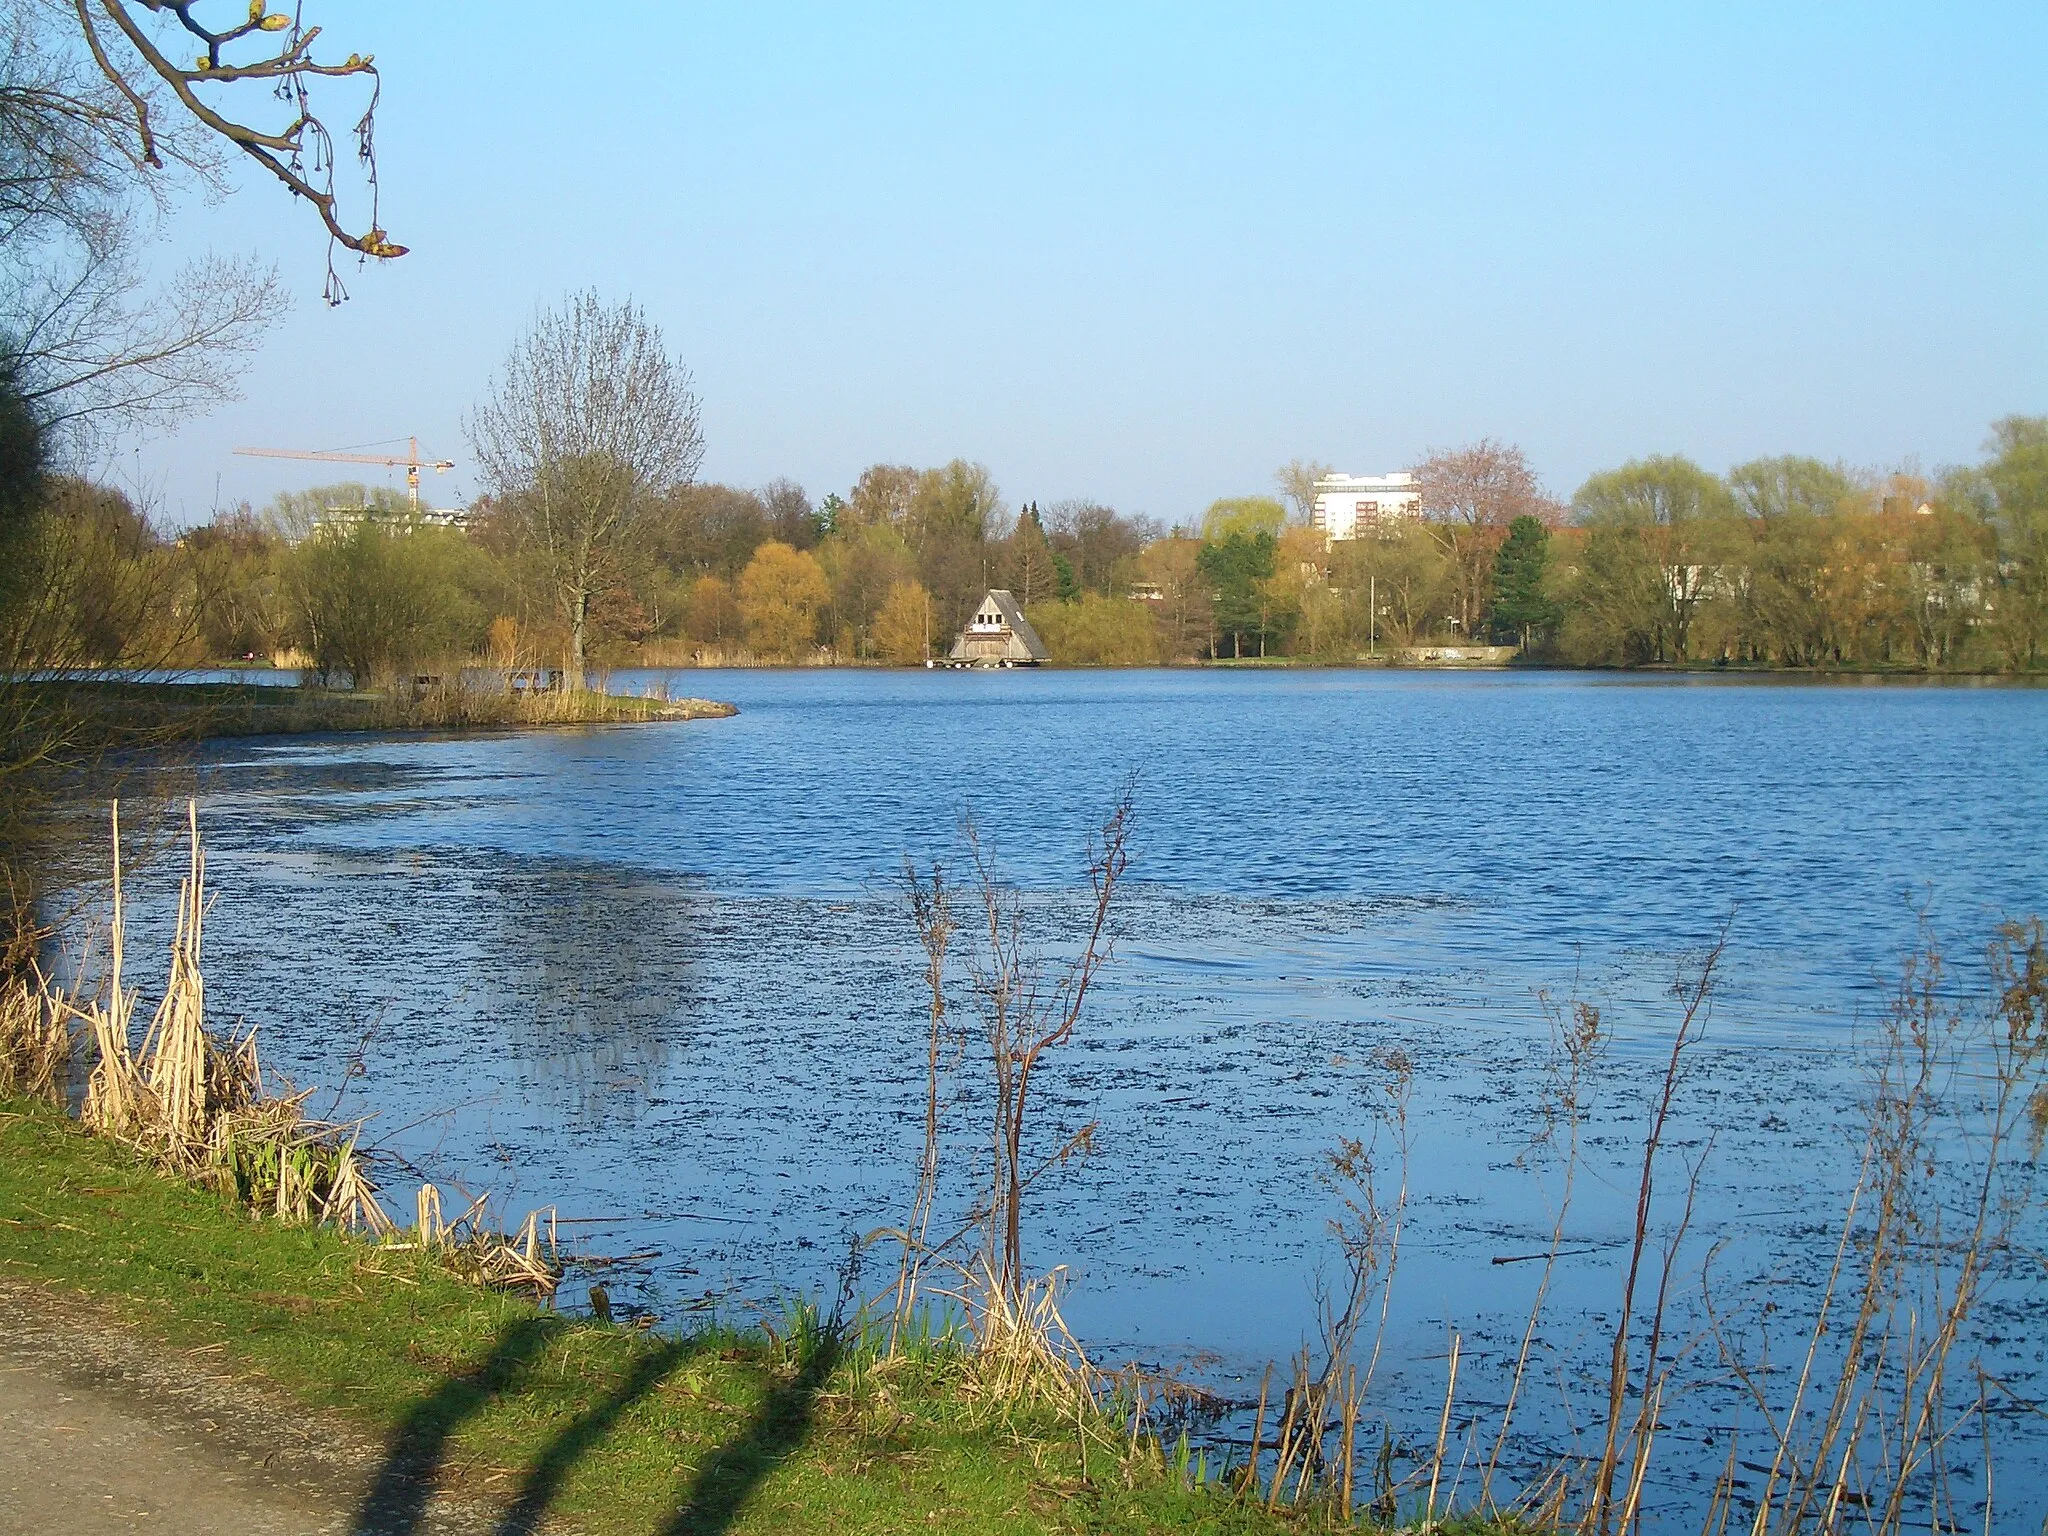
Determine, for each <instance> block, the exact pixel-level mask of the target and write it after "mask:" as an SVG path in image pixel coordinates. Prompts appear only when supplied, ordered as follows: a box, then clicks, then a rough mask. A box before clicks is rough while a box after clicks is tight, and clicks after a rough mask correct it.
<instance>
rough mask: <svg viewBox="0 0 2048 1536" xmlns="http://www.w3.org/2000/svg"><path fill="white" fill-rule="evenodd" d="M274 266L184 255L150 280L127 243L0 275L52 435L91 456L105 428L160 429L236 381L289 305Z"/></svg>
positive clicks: (1, 316)
mask: <svg viewBox="0 0 2048 1536" xmlns="http://www.w3.org/2000/svg"><path fill="white" fill-rule="evenodd" d="M283 306H284V298H283V295H282V293H281V292H280V290H279V286H278V281H277V274H276V271H275V269H274V268H272V267H269V266H267V265H265V264H263V263H261V262H258V261H254V260H245V261H223V260H209V261H201V262H194V263H191V264H190V265H188V266H187V267H186V268H185V269H184V270H183V271H182V272H181V273H180V274H179V275H178V276H177V278H176V279H174V280H173V281H172V282H171V283H169V284H168V285H165V286H163V287H162V288H160V289H159V288H153V287H152V286H150V285H149V284H147V282H146V281H145V278H144V276H143V274H142V271H141V269H140V268H139V266H138V265H137V264H136V263H135V262H134V261H133V260H132V259H131V258H130V255H129V250H128V246H127V242H125V241H122V242H120V243H118V244H115V245H113V246H112V247H111V248H109V249H106V250H103V251H98V252H90V251H89V252H85V253H83V254H82V257H81V259H80V262H79V264H78V265H77V266H76V267H75V268H73V269H72V270H70V271H68V272H58V271H50V270H42V271H34V272H19V271H14V270H10V271H8V272H6V273H5V275H4V276H0V333H4V334H5V335H6V336H7V338H8V341H9V344H10V346H11V349H12V351H13V355H14V359H15V362H16V367H17V370H18V373H17V377H18V380H19V388H20V391H21V394H22V397H23V399H25V400H26V401H27V402H28V403H29V405H30V407H31V408H32V409H33V410H34V411H35V412H36V414H37V416H38V417H39V418H40V420H41V422H42V426H43V430H44V431H45V432H46V433H48V434H50V436H51V439H52V441H53V445H61V446H63V447H67V448H68V449H69V450H70V454H69V456H70V457H72V458H74V459H76V458H81V457H90V456H91V455H92V453H93V451H94V450H95V449H96V448H98V447H100V446H102V445H103V444H104V442H105V440H106V438H107V436H108V435H109V434H112V433H119V432H129V431H135V430H138V429H141V430H146V429H151V428H161V427H163V426H165V425H167V424H169V423H171V422H173V421H175V420H177V419H178V418H180V417H182V416H186V415H189V414H192V413H193V412H195V411H198V410H201V409H204V408H205V407H208V406H211V405H214V404H217V403H219V402H221V401H223V400H227V399H232V398H233V397H234V396H235V395H236V394H237V393H238V392H239V391H238V387H237V382H236V370H235V369H234V367H233V366H232V365H233V362H234V360H235V359H236V358H238V357H241V356H243V355H245V354H247V353H248V352H249V351H250V350H252V349H253V348H254V347H255V346H256V344H257V343H258V342H259V341H260V340H261V339H262V336H263V333H264V331H265V330H266V329H267V328H268V326H269V324H270V322H271V321H272V320H273V319H275V318H276V316H277V315H278V314H279V313H280V312H281V311H282V309H283Z"/></svg>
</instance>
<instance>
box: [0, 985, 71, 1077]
mask: <svg viewBox="0 0 2048 1536" xmlns="http://www.w3.org/2000/svg"><path fill="white" fill-rule="evenodd" d="M73 1050H74V1042H73V1041H72V1038H71V1031H70V1029H69V1027H68V1026H67V1024H66V1022H65V1018H64V1014H63V1012H62V1010H61V1009H59V1008H55V1007H52V1006H51V1002H50V995H49V989H48V987H47V986H44V985H41V984H40V978H38V981H37V983H35V984H32V983H31V982H30V981H29V980H28V979H27V978H25V977H20V976H11V977H9V978H7V980H6V981H5V982H0V1097H14V1098H24V1099H47V1100H49V1101H51V1102H52V1103H61V1102H63V1098H64V1090H65V1085H66V1083H67V1081H68V1080H69V1078H70V1073H71V1058H72V1054H73Z"/></svg>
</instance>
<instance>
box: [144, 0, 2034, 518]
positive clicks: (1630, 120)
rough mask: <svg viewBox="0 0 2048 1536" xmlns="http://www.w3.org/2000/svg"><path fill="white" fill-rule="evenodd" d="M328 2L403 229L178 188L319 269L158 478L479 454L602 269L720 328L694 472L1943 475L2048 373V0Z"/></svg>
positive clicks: (808, 476) (813, 480)
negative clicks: (380, 246)
mask: <svg viewBox="0 0 2048 1536" xmlns="http://www.w3.org/2000/svg"><path fill="white" fill-rule="evenodd" d="M309 14H316V16H317V19H318V20H319V21H321V22H323V23H325V24H326V25H327V27H328V32H327V38H328V39H329V40H330V41H332V42H333V43H335V44H337V45H338V46H339V49H340V50H341V51H347V50H350V49H362V50H364V51H370V52H374V53H375V54H376V56H377V59H378V62H379V64H380V65H381V66H382V68H383V70H384V79H385V90H384V107H383V110H382V113H381V115H380V119H379V123H380V127H379V145H380V149H381V156H382V164H383V174H384V186H385V220H384V222H385V224H386V227H387V228H388V229H389V230H390V231H391V233H392V235H393V236H394V237H395V238H397V239H399V240H402V241H404V242H405V243H407V244H408V245H410V246H411V247H412V254H411V255H409V256H407V257H406V258H404V259H403V260H402V261H400V262H397V263H394V264H391V265H389V266H386V267H384V268H382V269H380V270H374V271H363V272H356V271H353V270H351V271H349V272H348V274H347V279H348V283H349V287H350V289H351V291H352V292H353V294H354V297H353V299H352V300H351V302H349V303H348V304H347V305H345V306H343V307H342V308H340V309H338V310H327V309H325V308H323V307H322V306H321V305H320V303H319V287H320V279H321V275H322V266H321V262H322V256H321V243H320V241H319V240H317V239H316V238H315V237H314V234H313V226H312V224H311V222H310V220H309V219H308V218H307V217H306V215H305V212H304V210H303V209H296V208H294V207H292V206H290V205H289V203H288V202H287V200H286V199H285V197H284V196H283V194H282V193H281V192H278V191H275V190H273V189H272V188H271V187H269V186H263V185H257V184H255V183H254V182H250V184H248V185H247V186H246V188H245V190H243V191H242V192H240V193H239V194H238V195H236V196H235V197H234V198H232V199H230V200H229V201H228V202H227V203H225V204H223V205H219V206H215V207H210V208H198V207H195V208H193V209H192V210H191V211H190V212H189V213H187V214H186V215H185V216H183V217H182V218H181V219H180V220H179V223H178V226H177V232H176V236H175V240H174V243H177V244H183V245H187V246H190V245H197V244H202V243H203V244H210V245H212V246H214V247H216V248H219V249H222V250H226V251H238V250H247V249H260V250H262V251H263V252H265V253H266V254H268V255H271V256H273V257H274V258H275V259H276V260H277V261H278V262H279V263H280V265H281V267H282V268H283V271H284V275H285V278H286V280H287V282H288V283H289V284H290V285H291V286H292V288H293V289H294V290H295V291H296V293H297V295H298V302H297V305H296V308H295V310H294V312H293V314H292V315H291V317H290V318H289V319H288V320H287V321H286V322H285V324H284V325H282V326H281V327H280V328H279V329H278V330H277V332H276V333H275V334H274V335H273V336H272V338H271V340H270V341H269V343H268V345H267V346H266V347H265V349H264V351H263V353H262V355H261V356H260V357H259V358H258V359H256V360H255V362H254V363H253V365H252V366H251V367H250V370H249V374H248V381H247V383H248V387H247V393H246V396H245V398H244V399H243V400H242V401H240V402H238V403H236V404H233V405H230V406H227V407H225V408H223V409H221V410H219V411H218V412H216V413H215V414H213V415H212V416H210V417H207V418H205V419H203V420H200V421H197V422H194V423H192V424H191V425H188V426H187V427H186V428H185V429H184V430H183V431H182V432H181V433H179V434H178V435H177V436H176V437H174V438H169V439H163V440H159V441H156V442H152V443H147V444H143V445H141V447H140V451H139V453H130V454H124V456H123V457H124V459H125V460H126V462H125V463H123V464H121V465H119V466H117V467H118V468H119V470H120V471H121V472H122V473H123V475H124V477H125V476H132V475H133V474H135V473H137V472H138V471H139V472H140V473H141V475H142V476H143V478H144V479H145V480H146V481H148V482H149V483H150V484H151V485H152V486H154V487H155V488H156V490H157V492H158V496H159V500H160V504H161V507H162V510H163V511H164V513H165V514H166V515H167V516H168V517H170V518H171V519H172V520H173V521H190V520H194V519H197V518H201V517H204V516H205V515H206V514H207V513H208V511H209V509H210V508H211V507H212V505H213V504H214V501H215V497H216V494H218V496H219V497H220V498H221V499H222V500H223V501H225V502H228V503H232V502H234V501H237V500H240V499H242V498H249V499H252V500H256V501H261V500H263V499H265V498H266V497H267V496H268V495H269V494H270V493H271V492H272V491H274V490H277V489H280V488H283V487H287V486H301V485H307V484H313V483H318V482H320V481H324V480H329V479H333V478H336V474H335V472H334V471H332V470H329V469H326V468H323V467H321V466H299V465H286V464H273V463H265V462H263V461H259V460H250V459H237V458H233V457H231V456H230V455H229V452H228V450H229V448H230V447H232V446H233V445H235V444H237V443H256V444H267V445H276V446H291V447H320V448H328V447H341V446H347V445H352V444H358V443H364V442H368V441H372V440H376V439H385V438H393V437H401V436H403V435H404V434H406V433H408V432H417V433H418V434H419V436H420V439H421V441H422V444H423V446H425V447H427V448H429V449H430V450H432V451H434V452H437V453H441V454H445V455H447V456H449V457H452V458H455V459H458V460H462V461H465V462H464V464H463V466H462V468H461V469H460V470H458V472H457V473H456V474H454V475H451V476H448V477H446V478H445V479H444V480H443V481H441V482H440V483H439V485H438V487H437V489H436V499H437V500H438V501H441V502H444V503H445V502H447V501H450V500H453V499H455V498H456V497H459V496H462V495H464V494H466V493H467V492H468V491H469V490H471V489H472V488H473V485H474V482H473V480H472V479H471V477H470V474H469V466H468V464H467V462H466V461H467V459H468V457H469V454H468V448H467V446H466V444H465V443H464V441H463V438H462V431H461V423H462V419H463V416H464V414H465V413H466V412H467V411H468V410H469V408H470V406H471V404H472V403H473V401H474V400H475V398H476V396H477V394H478V392H479V390H480V388H481V386H482V385H483V383H484V381H485V379H486V377H487V376H488V375H489V373H490V371H491V370H492V368H493V367H494V366H495V365H496V363H497V362H498V360H499V359H500V358H501V357H502V355H503V353H504V351H505V349H506V347H507V346H508V344H509V343H510V342H511V340H512V339H513V337H514V335H515V334H516V333H517V332H518V330H519V329H520V327H521V325H522V324H523V323H524V322H525V320H526V319H527V318H528V317H529V316H530V315H531V313H532V312H533V309H534V306H535V305H536V304H537V303H541V302H549V301H553V300H555V299H557V298H559V297H560V296H561V295H562V294H563V293H564V292H565V291H567V290H569V289H572V288H577V287H582V286H588V285H594V286H595V287H597V288H598V289H599V290H601V291H602V292H604V293H606V294H608V295H613V296H620V295H631V296H633V297H634V298H637V299H638V300H640V301H641V302H642V303H643V304H644V305H646V307H647V308H648V309H649V311H650V312H651V313H652V314H653V315H654V317H655V318H656V319H657V320H658V321H659V322H660V323H661V325H662V326H663V327H664V329H665V330H666V332H667V334H668V337H669V339H670V342H671V344H672V345H673V347H674V348H675V349H676V350H677V351H679V352H680V353H681V354H682V355H683V356H684V357H685V358H686V359H687V361H688V362H689V363H690V365H691V367H692V368H693V370H694V371H695V374H696V378H697V384H698V389H699V392H700V394H701V395H702V397H703V400H704V422H705V429H706V436H707V439H708V444H709V452H708V456H707V458H706V461H705V465H704V474H705V476H706V477H708V478H715V479H723V480H728V481H732V482H736V483H740V484H759V483H760V482H762V481H765V480H767V479H769V478H771V477H773V476H776V475H789V476H792V477H794V478H796V479H797V480H799V481H801V482H802V483H803V484H804V485H805V486H806V487H807V488H808V489H809V490H810V491H811V492H812V494H813V495H814V496H817V495H822V494H823V493H824V492H826V491H829V490H833V489H841V490H843V489H844V488H845V487H846V486H847V485H848V484H850V483H851V481H852V480H853V478H854V477H855V476H856V475H857V474H858V473H859V471H860V470H861V468H862V467H863V466H864V465H866V464H869V463H872V462H876V461H879V460H888V461H896V462H909V463H918V464H924V463H934V462H940V461H943V460H945V459H949V458H952V457H954V456H961V457H966V458H970V459H978V460H980V461H982V462H984V463H986V464H987V465H988V466H989V467H990V468H991V469H992V470H993V471H994V474H995V476H996V479H997V481H998V483H999V484H1000V485H1001V486H1002V488H1003V490H1004V492H1005V493H1006V495H1007V496H1008V497H1009V498H1010V499H1011V501H1012V502H1015V501H1018V500H1022V499H1029V498H1036V499H1037V500H1039V501H1040V502H1047V501H1051V500H1054V499H1057V498H1061V497H1067V496H1093V497H1097V498H1100V499H1103V500H1106V501H1108V502H1110V503H1112V504H1113V505H1115V506H1117V507H1119V508H1121V509H1123V510H1126V511H1131V512H1141V513H1148V514H1151V515H1154V516H1157V517H1161V518H1163V519H1166V520H1168V521H1172V520H1176V519H1186V518H1190V517H1192V516H1193V515H1195V514H1197V513H1198V512H1199V510H1200V509H1201V507H1203V506H1204V505H1205V504H1206V503H1207V502H1208V501H1209V500H1210V499H1212V498H1213V497H1216V496H1219V495H1228V494H1242V493H1245V492H1256V491H1261V490H1265V489H1267V488H1268V487H1269V485H1270V477H1271V474H1272V471H1273V469H1274V467H1275V466H1276V465H1278V464H1279V463H1281V462H1282V461H1284V460H1286V459H1289V458H1292V457H1296V456H1300V457H1317V458H1322V459H1326V460H1329V461H1331V462H1333V463H1335V464H1337V465H1338V466H1340V467H1342V468H1345V469H1348V470H1351V471H1354V472H1376V471H1381V470H1386V469H1392V468H1396V467H1399V466H1401V465H1403V464H1406V463H1409V462H1412V461H1413V460H1414V459H1415V458H1417V457H1418V456H1420V455H1421V454H1422V453H1424V452H1425V451H1426V450H1428V449H1429V448H1431V447H1432V446H1438V445H1450V444H1455V443H1459V442H1463V441H1467V440H1470V439H1473V438H1477V437H1480V436H1482V435H1488V436H1493V437H1497V438H1503V439H1507V440H1511V441H1514V442H1518V443H1520V444H1521V445H1522V446H1523V447H1524V449H1525V450H1526V451H1527V452H1528V454H1529V456H1530V459H1531V461H1532V462H1533V463H1534V464H1535V466H1536V467H1537V469H1538V471H1539V472H1540V473H1541V474H1542V475H1543V477H1544V479H1545V481H1546V482H1547V484H1548V485H1549V486H1550V488H1551V489H1552V490H1553V491H1555V492H1556V493H1558V494H1560V495H1569V494H1570V492H1571V491H1572V490H1573V488H1574V487H1575V486H1576V485H1577V484H1578V483H1579V481H1580V480H1581V479H1582V478H1583V477H1584V476H1585V475H1586V474H1587V473H1588V472H1590V471H1592V470H1595V469H1599V468H1603V467H1606V466H1609V465H1612V464H1615V463H1617V462H1619V461H1621V460H1623V459H1625V458H1628V457H1630V456H1631V455H1636V454H1642V453H1652V452H1681V453H1687V454H1690V455H1692V456H1694V457H1695V458H1697V459H1699V460H1700V461H1701V462H1703V463H1705V464H1707V465H1708V466H1709V467H1711V468H1714V469H1725V468H1726V467H1727V466H1728V465H1730V464H1731V463H1735V462H1738V461H1740V460H1742V459H1745V458H1749V457H1752V456H1755V455H1758V454H1766V453H1783V452H1804V453H1813V454H1817V455H1820V456H1822V457H1824V458H1829V459H1835V458H1841V459H1845V460H1847V461H1849V462H1851V463H1853V464H1862V465H1871V466H1878V467H1887V468H1888V467H1892V466H1894V465H1896V464H1897V463H1899V462H1900V461H1901V460H1902V459H1906V458H1909V457H1916V458H1917V459H1919V460H1920V461H1921V462H1922V463H1923V464H1924V465H1925V466H1926V467H1928V468H1930V469H1931V468H1934V467H1936V466H1938V465H1941V464H1944V463H1952V462H1957V461H1961V460H1967V459H1972V458H1974V457H1976V456H1977V453H1978V449H1979V446H1980V444H1981V442H1982V440H1983V438H1984V437H1985V435H1986V427H1987V424H1988V423H1989V422H1990V420H1991V419H1992V418H1994V417H1996V416H2000V415H2004V414H2006V413H2009V412H2014V411H2020V412H2028V413H2039V412H2048V91H2044V90H2043V88H2042V80H2043V71H2044V68H2048V6H2044V5H2042V4H2041V3H2039V0H2028V3H2022V4H2004V5H1993V4H1980V5H1929V4H1924V3H1923V4H1916V5H1878V4H1827V5H1805V4H1786V3H1773V4H1760V5H1737V4H1716V5H1712V6H1691V7H1679V6H1670V5H1593V4H1587V5H1580V6H1546V5H1536V4H1516V5H1508V4H1501V5H1461V4H1434V3H1432V4H1420V5H1418V4H1413V3H1410V4H1403V5H1362V4H1360V5H1331V6H1317V5H1292V6H1286V7H1280V6H1270V7H1266V6H1261V7H1253V6H1233V7H1203V6H1192V5H1185V4H1174V5H1158V6H1137V5H1099V4H1091V5H1042V4H1033V5H1030V6H1015V7H1005V8H994V7H982V6H961V5H933V6H928V7H908V6H905V7H887V8H883V7H868V6H847V5H837V6H831V7H822V6H821V7H816V8H811V7H795V6H782V5H762V4H750V5H745V6H729V7H722V8H717V9H712V8H708V7H699V6H694V5H672V4H653V3H641V4H625V5H618V6H613V7H608V8H604V9H602V10H600V9H597V8H591V9H589V10H584V9H582V8H564V7H560V6H548V7H545V8H543V7H540V6H537V5H529V4H516V3H508V4H497V5H489V6H486V5H481V4H474V3H468V4H463V3H458V4H451V5H439V6H423V5H419V4H416V3H400V0H361V3H350V4H343V3H340V0H318V3H317V4H316V5H314V6H311V7H309ZM565 17H566V18H569V19H568V20H566V21H565V20H564V18H565ZM603 17H612V18H616V21H615V23H614V24H612V25H609V26H608V25H606V24H605V23H604V22H603V21H602V20H600V18H603ZM391 483H394V484H395V483H397V482H396V480H395V478H394V479H393V480H392V482H391ZM216 485H218V491H216Z"/></svg>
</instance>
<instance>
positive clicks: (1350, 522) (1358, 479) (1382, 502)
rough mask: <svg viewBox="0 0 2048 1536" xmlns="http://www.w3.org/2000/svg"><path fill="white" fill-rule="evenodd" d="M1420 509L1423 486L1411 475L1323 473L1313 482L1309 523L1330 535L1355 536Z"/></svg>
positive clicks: (1334, 536)
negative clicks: (1313, 500)
mask: <svg viewBox="0 0 2048 1536" xmlns="http://www.w3.org/2000/svg"><path fill="white" fill-rule="evenodd" d="M1421 511H1422V487H1421V486H1420V485H1419V484H1417V483H1416V479H1415V477H1414V476H1413V475H1411V474H1407V473H1405V472H1404V473H1401V474H1394V475H1325V476H1324V477H1323V478H1322V479H1320V480H1318V481H1317V482H1316V501H1315V507H1314V510H1313V511H1311V512H1310V513H1309V523H1310V525H1311V526H1312V527H1316V528H1320V529H1322V531H1323V532H1324V533H1326V534H1327V535H1329V536H1330V537H1331V538H1333V539H1355V538H1357V537H1358V536H1359V535H1360V534H1361V533H1369V532H1371V531H1372V529H1373V528H1374V527H1376V526H1377V525H1378V524H1380V523H1382V522H1386V521H1389V520H1391V519H1394V518H1403V517H1415V516H1418V515H1419V514H1420V513H1421Z"/></svg>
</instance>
